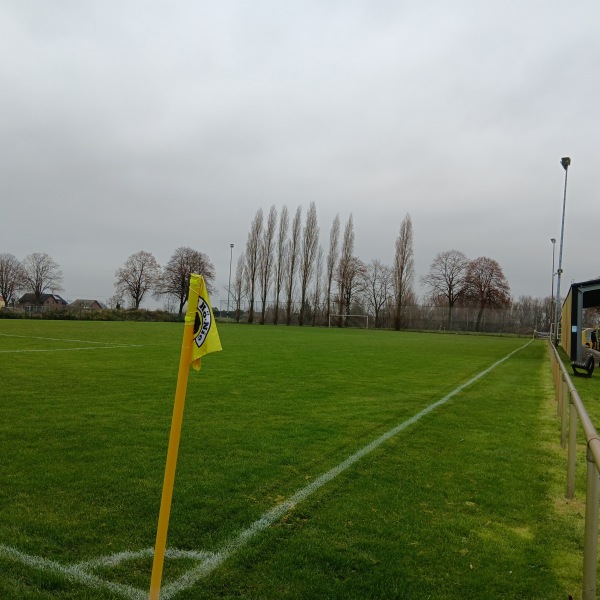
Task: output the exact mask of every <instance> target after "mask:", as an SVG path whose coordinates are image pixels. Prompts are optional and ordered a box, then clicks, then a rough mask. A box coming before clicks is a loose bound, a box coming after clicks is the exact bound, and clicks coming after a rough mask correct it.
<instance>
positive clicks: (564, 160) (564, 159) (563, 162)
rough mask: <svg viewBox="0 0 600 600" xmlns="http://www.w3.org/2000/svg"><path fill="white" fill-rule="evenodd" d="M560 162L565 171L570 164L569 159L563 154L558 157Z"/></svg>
mask: <svg viewBox="0 0 600 600" xmlns="http://www.w3.org/2000/svg"><path fill="white" fill-rule="evenodd" d="M560 164H561V165H562V166H563V169H564V170H565V171H566V170H567V169H568V168H569V165H570V164H571V159H570V158H569V157H568V156H565V157H563V158H561V159H560Z"/></svg>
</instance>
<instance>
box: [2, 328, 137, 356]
mask: <svg viewBox="0 0 600 600" xmlns="http://www.w3.org/2000/svg"><path fill="white" fill-rule="evenodd" d="M0 337H11V338H21V339H27V340H46V341H50V342H77V343H79V344H99V345H98V346H95V347H88V346H81V347H77V348H26V349H22V350H0V354H23V353H27V352H72V351H74V350H110V349H112V348H141V347H142V344H108V343H107V342H97V341H93V340H71V339H65V338H51V337H41V336H37V335H13V334H10V333H0Z"/></svg>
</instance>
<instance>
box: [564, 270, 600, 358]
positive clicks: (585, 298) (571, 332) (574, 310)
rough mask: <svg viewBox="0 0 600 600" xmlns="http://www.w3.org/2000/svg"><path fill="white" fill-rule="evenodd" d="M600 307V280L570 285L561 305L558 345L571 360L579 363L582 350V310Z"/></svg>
mask: <svg viewBox="0 0 600 600" xmlns="http://www.w3.org/2000/svg"><path fill="white" fill-rule="evenodd" d="M595 306H600V279H592V280H590V281H583V282H581V283H573V284H571V289H570V290H569V293H568V294H567V297H566V299H565V301H564V302H563V305H562V313H561V319H560V323H561V330H562V334H561V336H560V345H561V346H562V348H563V350H564V351H565V352H566V353H567V354H568V355H569V357H570V358H571V360H573V361H577V362H581V360H582V357H583V348H582V344H581V332H582V331H583V309H584V308H594V307H595Z"/></svg>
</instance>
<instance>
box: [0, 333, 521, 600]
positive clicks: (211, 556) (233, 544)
mask: <svg viewBox="0 0 600 600" xmlns="http://www.w3.org/2000/svg"><path fill="white" fill-rule="evenodd" d="M532 341H533V340H529V342H527V343H526V344H524V345H523V346H521V347H520V348H517V349H516V350H513V351H512V352H510V353H509V354H507V355H506V356H505V357H504V358H501V359H500V360H498V361H496V362H495V363H494V364H492V365H491V366H489V367H488V368H487V369H484V370H483V371H481V373H479V374H477V375H475V376H474V377H472V378H471V379H469V380H468V381H467V382H466V383H463V384H462V385H459V386H458V387H457V388H455V389H454V390H452V391H451V392H450V393H449V394H447V395H446V396H444V397H443V398H441V399H440V400H438V401H437V402H434V403H433V404H430V405H429V406H427V407H426V408H424V409H423V410H422V411H420V412H418V413H417V414H416V415H414V416H412V417H410V418H409V419H407V420H406V421H404V422H402V423H400V424H399V425H396V426H395V427H393V428H392V429H390V430H389V431H387V432H386V433H384V434H383V435H381V436H379V437H378V438H376V439H375V440H373V441H372V442H370V443H369V444H367V445H366V446H363V447H362V448H361V449H360V450H358V451H357V452H355V453H354V454H352V455H351V456H349V457H348V458H347V459H346V460H344V461H342V462H341V463H339V464H338V465H337V466H335V467H333V468H332V469H330V470H329V471H327V472H325V473H323V474H322V475H321V476H319V477H317V479H315V480H314V481H312V482H311V483H309V484H308V485H307V486H305V487H303V488H301V489H300V490H298V491H297V492H296V493H295V494H293V495H292V496H290V497H289V498H288V499H287V500H284V501H283V502H281V503H280V504H278V505H276V506H275V507H273V508H272V509H270V510H268V511H267V512H266V513H264V514H263V515H262V516H261V517H260V518H259V519H257V520H256V521H254V523H252V524H251V525H250V526H249V527H248V528H246V529H244V530H243V531H242V532H241V533H239V534H238V535H237V536H236V537H234V538H233V539H231V540H230V541H229V542H226V543H225V544H223V546H222V547H221V549H220V550H218V551H216V552H205V551H184V550H177V549H170V550H169V549H167V550H166V553H165V556H166V557H168V558H190V559H194V560H197V561H198V562H199V564H198V566H196V567H193V568H191V569H190V570H189V571H188V572H187V573H184V574H183V575H182V576H181V577H179V579H177V580H175V581H173V582H172V583H168V584H166V585H164V586H163V587H162V589H161V594H160V598H161V600H171V599H172V598H174V597H175V596H176V595H177V594H179V593H180V592H183V591H184V590H186V589H188V588H190V587H192V586H193V585H195V584H196V582H197V581H198V580H200V579H202V578H204V577H207V576H208V575H210V574H211V573H212V572H213V571H214V570H215V569H217V568H218V567H219V566H220V565H222V564H223V563H224V562H225V561H226V560H227V559H228V558H229V557H230V556H232V555H233V554H234V553H235V552H237V551H238V550H239V549H240V548H242V547H243V546H245V545H246V544H247V543H248V542H249V541H250V540H251V539H252V538H253V537H254V536H255V535H257V534H258V533H260V532H261V531H264V530H265V529H267V528H268V527H270V526H271V525H272V524H273V523H274V522H275V521H277V520H278V519H279V518H281V517H282V516H283V515H284V514H285V513H287V512H289V511H290V510H292V509H293V508H294V507H295V506H296V505H297V504H298V503H300V502H302V501H303V500H305V499H306V498H308V497H309V496H310V495H311V494H313V493H314V492H316V491H317V490H318V489H320V488H321V487H323V486H324V485H325V484H326V483H329V482H330V481H331V480H332V479H334V478H335V477H337V476H338V475H339V474H340V473H342V472H343V471H345V470H346V469H348V468H349V467H351V466H352V465H353V464H354V463H356V462H357V461H359V460H360V459H361V458H363V457H364V456H366V455H367V454H369V453H370V452H372V451H373V450H375V449H376V448H378V447H379V446H381V444H383V443H384V442H386V441H387V440H389V439H390V438H391V437H394V436H395V435H397V434H398V433H400V432H401V431H403V430H404V429H406V428H407V427H409V426H410V425H413V424H414V423H416V422H417V421H419V420H420V419H421V418H422V417H424V416H425V415H428V414H429V413H430V412H432V411H433V410H435V409H436V408H438V407H439V406H441V405H442V404H445V403H446V402H448V400H450V399H451V398H453V397H454V396H456V394H458V393H460V392H461V391H462V390H464V389H465V388H467V387H469V386H470V385H472V384H473V383H475V382H476V381H478V380H479V379H481V378H482V377H484V376H485V375H487V374H488V373H489V372H490V371H492V370H494V369H495V368H496V367H497V366H499V365H501V364H502V363H503V362H505V361H506V360H508V359H509V358H510V357H511V356H513V355H514V354H516V353H517V352H519V351H521V350H523V348H526V347H527V346H529V344H531V342H532ZM153 554H154V548H146V549H144V550H139V551H137V552H130V551H125V552H119V553H117V554H113V555H111V556H106V557H100V558H98V559H95V560H90V561H84V562H81V563H79V564H76V565H72V566H64V565H61V564H59V563H57V562H54V561H51V560H48V559H45V558H41V557H37V556H31V555H28V554H24V553H22V552H20V551H18V550H16V549H15V548H11V547H10V546H4V545H2V544H0V556H5V557H7V558H11V559H13V560H17V561H19V562H21V563H23V564H25V565H28V566H30V567H34V568H37V569H41V570H48V571H53V572H55V573H60V574H62V575H64V576H66V577H67V578H68V579H69V580H71V581H75V582H79V583H84V584H87V585H89V586H90V587H93V588H106V589H109V590H111V591H114V592H116V593H118V594H120V595H121V596H123V597H124V598H127V599H128V600H145V599H146V598H147V597H148V592H147V591H146V590H140V589H137V588H133V587H131V586H127V585H122V584H118V583H111V582H109V581H105V580H103V579H101V578H100V577H98V576H96V575H94V574H93V573H91V572H90V571H92V570H93V569H97V568H100V567H111V566H116V565H117V564H119V563H121V562H123V561H125V560H131V559H135V558H149V557H151V556H153Z"/></svg>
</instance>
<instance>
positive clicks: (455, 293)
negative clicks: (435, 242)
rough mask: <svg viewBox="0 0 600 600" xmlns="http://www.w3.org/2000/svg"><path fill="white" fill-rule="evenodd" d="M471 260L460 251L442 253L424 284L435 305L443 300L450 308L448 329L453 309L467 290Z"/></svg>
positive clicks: (431, 267)
mask: <svg viewBox="0 0 600 600" xmlns="http://www.w3.org/2000/svg"><path fill="white" fill-rule="evenodd" d="M468 267H469V259H468V258H467V257H466V256H465V255H464V254H463V253H462V252H459V251H458V250H447V251H446V252H440V253H439V254H437V256H436V257H435V258H434V259H433V262H432V263H431V266H430V267H429V273H428V274H427V275H426V276H425V277H423V278H422V282H423V283H424V284H425V285H426V286H427V287H428V288H429V293H430V297H431V299H432V300H433V301H434V303H437V302H439V301H440V300H441V299H442V298H443V299H444V300H445V302H446V304H447V306H448V328H449V329H450V328H451V327H452V309H453V308H454V305H455V304H456V302H457V301H458V300H459V299H460V298H461V296H463V295H464V293H465V290H466V281H465V279H466V275H467V269H468Z"/></svg>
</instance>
